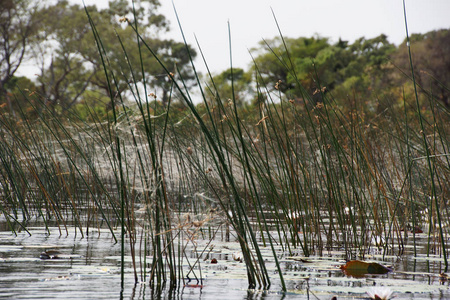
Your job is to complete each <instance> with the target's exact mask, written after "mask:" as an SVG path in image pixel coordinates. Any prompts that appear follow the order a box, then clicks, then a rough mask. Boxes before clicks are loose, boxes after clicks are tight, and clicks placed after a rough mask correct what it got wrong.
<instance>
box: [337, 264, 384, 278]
mask: <svg viewBox="0 0 450 300" xmlns="http://www.w3.org/2000/svg"><path fill="white" fill-rule="evenodd" d="M340 269H341V270H342V271H343V272H344V273H345V275H350V276H353V277H363V276H364V275H366V274H386V273H389V272H391V271H392V269H390V268H388V267H385V266H383V265H380V264H379V263H374V262H372V263H368V262H364V261H360V260H351V261H349V262H347V263H346V264H345V265H342V266H341V267H340Z"/></svg>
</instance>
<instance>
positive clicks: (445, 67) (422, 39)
mask: <svg viewBox="0 0 450 300" xmlns="http://www.w3.org/2000/svg"><path fill="white" fill-rule="evenodd" d="M410 41H411V52H412V62H413V66H414V70H415V74H414V75H415V78H416V81H417V83H418V84H419V86H420V87H422V89H424V90H425V91H426V92H427V93H430V94H432V95H433V96H435V97H436V98H437V99H438V100H439V101H441V103H442V104H444V105H445V106H446V107H447V108H450V57H449V55H448V53H450V30H448V29H443V30H438V31H431V32H427V33H425V34H413V35H411V37H410ZM407 51H408V49H407V47H406V40H405V41H403V43H402V44H401V45H400V46H399V47H398V50H397V51H396V52H395V53H394V54H393V57H392V60H393V62H394V64H396V65H397V66H398V67H400V69H402V70H404V72H405V73H406V74H408V75H409V74H410V65H409V56H408V53H407ZM399 78H401V79H400V82H399V83H404V82H405V81H407V80H408V78H407V77H405V76H399Z"/></svg>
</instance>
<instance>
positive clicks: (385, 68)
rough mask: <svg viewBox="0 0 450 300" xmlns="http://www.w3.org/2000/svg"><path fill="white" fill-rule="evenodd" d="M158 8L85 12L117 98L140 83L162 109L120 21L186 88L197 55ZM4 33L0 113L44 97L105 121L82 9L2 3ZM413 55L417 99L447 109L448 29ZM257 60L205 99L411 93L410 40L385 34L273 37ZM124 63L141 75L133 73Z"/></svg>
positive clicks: (226, 74) (105, 97) (156, 73)
mask: <svg viewBox="0 0 450 300" xmlns="http://www.w3.org/2000/svg"><path fill="white" fill-rule="evenodd" d="M159 6H160V2H159V1H158V0H145V1H140V2H139V6H137V7H135V10H134V11H133V7H131V6H130V5H129V3H128V1H126V0H114V1H110V3H109V7H108V8H105V9H98V8H97V7H96V6H89V7H87V10H88V11H89V14H90V15H91V17H92V19H93V21H94V22H95V25H96V27H97V30H98V32H99V33H100V34H101V38H102V43H103V45H102V46H103V47H104V50H105V52H106V54H107V55H108V57H109V58H110V61H109V63H110V64H111V66H110V67H111V68H113V72H114V73H115V74H120V76H117V77H116V80H117V84H116V86H115V87H114V90H113V91H112V93H114V94H116V93H119V92H123V91H126V90H127V89H129V88H130V86H129V83H130V79H131V78H132V77H133V78H134V80H135V81H137V82H143V81H144V80H145V81H146V83H147V84H149V85H150V86H152V87H154V88H155V91H157V93H156V94H157V100H158V101H160V102H161V107H162V108H164V107H165V105H166V104H167V102H168V99H169V97H170V92H171V90H170V85H171V82H170V78H169V77H168V76H167V74H165V71H164V70H163V68H162V67H161V66H160V65H159V64H158V63H157V61H156V60H155V58H154V57H153V56H152V55H151V54H150V53H148V51H142V52H140V50H139V47H138V45H139V44H138V42H137V38H136V33H135V32H134V30H133V29H132V28H131V27H130V26H128V25H127V23H120V22H119V19H120V18H123V17H126V18H127V20H129V21H130V22H131V23H134V21H135V20H134V18H136V21H137V24H139V30H140V34H141V35H142V36H144V38H145V40H146V41H147V42H148V44H150V45H151V47H152V48H153V50H154V51H155V52H156V53H157V54H158V55H159V57H160V59H162V61H163V62H164V63H165V65H166V67H167V68H169V70H171V71H172V72H173V73H174V74H175V75H176V76H179V78H183V82H184V83H185V84H186V87H187V88H190V87H192V86H193V85H194V84H195V80H194V79H195V77H194V73H193V71H192V69H191V68H190V63H189V62H190V58H195V57H196V52H195V50H194V49H192V48H191V46H189V45H188V48H189V52H190V55H189V54H188V51H187V50H186V46H185V45H184V43H181V42H176V41H173V40H167V39H162V38H160V36H161V33H162V32H164V31H167V30H168V28H169V27H168V22H167V20H166V18H165V17H164V16H163V15H161V14H158V13H157V11H158V8H159ZM0 34H1V39H0V59H1V61H0V63H1V65H0V106H1V107H2V110H1V111H3V112H5V111H7V112H8V113H10V114H12V115H15V114H16V113H17V112H19V111H21V112H25V113H26V110H30V111H33V112H34V113H36V110H37V111H38V110H39V105H41V104H42V103H40V104H36V103H34V104H33V103H30V100H29V98H28V97H27V94H30V93H38V94H39V95H40V97H41V99H43V102H44V103H43V104H45V105H46V106H47V107H49V108H50V109H51V110H53V111H54V112H62V111H65V110H68V109H71V108H74V107H77V109H78V112H79V113H81V114H83V109H82V107H85V106H86V105H87V106H89V107H91V108H92V109H93V110H95V111H97V112H98V113H106V112H107V110H108V105H110V98H111V97H114V95H111V94H110V93H111V90H110V89H109V88H108V83H107V81H106V79H105V76H104V70H103V65H102V61H101V60H100V56H99V54H98V49H97V46H96V43H95V40H94V37H93V34H92V30H91V26H90V24H89V22H88V19H87V15H86V11H85V9H84V7H82V6H80V5H73V4H70V3H69V2H68V1H58V2H56V3H54V2H52V3H50V2H46V1H32V0H2V5H1V7H0ZM118 37H119V39H120V41H121V42H119V39H118ZM122 47H123V48H125V50H126V52H127V54H128V56H127V57H128V59H129V60H130V61H129V62H127V58H126V57H125V55H124V49H123V48H122ZM411 47H412V53H413V66H414V69H415V71H416V72H415V75H416V80H417V83H418V85H419V88H420V90H421V91H422V93H424V94H430V93H432V94H433V96H434V97H435V98H436V99H438V101H439V103H441V104H442V105H443V106H445V107H446V108H450V99H449V86H450V57H449V55H448V53H450V30H447V29H446V30H438V31H432V32H428V33H426V34H413V35H412V36H411ZM252 56H253V60H254V64H252V66H251V67H249V68H248V69H247V70H244V69H234V70H230V69H229V70H225V71H223V72H222V73H220V74H217V75H214V76H212V77H211V78H207V79H206V80H205V82H206V86H207V87H208V89H207V91H208V92H209V96H208V97H210V98H211V99H216V100H217V99H220V101H223V102H226V101H229V99H234V100H235V101H236V103H237V105H238V107H245V106H249V105H250V106H251V105H255V104H258V103H259V102H261V101H265V98H264V95H263V93H260V92H257V90H258V87H260V86H266V87H270V88H271V89H272V90H275V89H276V90H277V92H279V93H281V94H282V95H284V96H285V97H286V98H287V99H290V100H291V101H294V102H295V101H302V100H303V99H304V98H305V94H306V93H308V94H309V95H312V98H313V100H314V101H315V102H320V101H322V96H323V94H324V93H329V95H331V96H332V98H333V99H334V100H335V101H337V102H338V104H339V105H341V106H342V107H346V106H350V105H355V103H357V105H365V106H366V107H367V109H369V110H370V109H371V110H373V111H374V112H376V111H379V110H382V109H383V107H381V106H380V104H379V103H378V102H377V101H376V100H377V99H381V98H383V99H384V100H386V99H387V100H388V101H390V102H392V103H393V104H395V103H396V102H398V101H401V99H402V97H404V95H408V94H412V93H413V88H412V84H411V80H410V78H409V77H410V76H411V75H410V74H411V73H410V63H409V59H408V54H407V47H406V41H404V42H403V43H402V44H401V45H399V46H396V45H394V44H392V43H390V42H389V41H388V37H387V36H385V35H380V36H378V37H375V38H371V39H366V38H364V37H362V38H360V39H358V40H356V41H354V42H353V43H349V42H347V41H343V40H339V41H337V42H335V43H332V42H331V41H330V40H329V39H328V38H324V37H320V36H313V37H300V38H285V39H284V40H282V39H281V38H280V37H276V38H274V39H271V40H265V41H261V42H260V44H259V45H258V46H257V47H256V48H255V49H252ZM141 62H142V64H141ZM128 63H130V64H132V65H133V66H135V68H136V69H135V71H136V72H133V74H132V73H131V71H130V68H129V67H128ZM25 64H32V65H34V66H37V68H38V74H27V76H25V77H18V76H16V73H17V70H18V69H19V67H21V66H23V65H25ZM205 78H206V76H205ZM232 81H233V86H232V85H231V82H232ZM233 91H234V96H233ZM268 92H270V91H268ZM31 106H34V107H32V108H31ZM180 109H182V106H180Z"/></svg>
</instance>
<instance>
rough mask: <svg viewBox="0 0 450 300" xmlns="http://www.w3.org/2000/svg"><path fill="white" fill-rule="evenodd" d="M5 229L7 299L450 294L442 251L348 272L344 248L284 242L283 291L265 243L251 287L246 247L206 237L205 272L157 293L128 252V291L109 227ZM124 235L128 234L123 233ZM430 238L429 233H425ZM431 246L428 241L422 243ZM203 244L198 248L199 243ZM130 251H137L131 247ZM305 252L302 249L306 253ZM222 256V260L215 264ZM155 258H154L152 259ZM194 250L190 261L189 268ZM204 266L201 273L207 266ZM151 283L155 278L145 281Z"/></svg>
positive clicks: (1, 237) (375, 257)
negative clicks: (260, 275)
mask: <svg viewBox="0 0 450 300" xmlns="http://www.w3.org/2000/svg"><path fill="white" fill-rule="evenodd" d="M0 225H2V226H1V228H3V230H2V231H0V298H2V299H121V298H123V299H152V298H165V299H169V298H171V299H215V300H218V299H331V298H332V297H333V296H335V297H336V299H369V298H368V297H369V296H368V294H367V291H369V290H370V289H372V288H375V289H379V288H380V287H384V288H385V289H388V290H389V291H390V292H392V296H393V297H395V299H450V287H449V281H448V280H445V279H443V278H442V277H439V274H440V273H442V272H443V260H442V258H440V257H439V256H434V255H430V256H427V255H419V256H418V257H416V258H414V257H413V256H412V255H411V254H410V253H409V254H408V251H409V252H411V251H412V250H411V246H407V248H406V249H407V251H406V252H407V253H406V254H404V255H402V256H384V257H383V256H382V253H376V252H374V253H373V254H371V255H369V256H368V257H366V260H368V261H375V262H378V263H380V264H383V265H389V266H392V268H393V272H391V273H389V274H386V275H365V276H363V277H361V278H355V277H352V276H346V275H345V274H343V273H342V271H341V270H340V269H339V266H340V265H342V264H344V263H345V261H343V259H342V258H343V253H340V252H339V251H334V252H333V251H332V252H326V253H323V254H322V256H321V257H318V256H313V257H309V258H304V257H303V258H301V259H300V257H289V256H288V255H287V254H283V251H282V249H281V248H280V246H277V247H278V249H277V250H278V251H279V253H280V256H279V258H280V261H281V263H282V267H283V273H284V278H285V281H286V286H287V289H288V292H287V293H282V292H281V285H280V282H279V280H278V279H277V278H278V276H277V275H276V269H275V266H274V264H273V262H272V261H271V260H272V259H271V258H270V249H269V247H267V248H264V247H263V248H262V252H263V254H265V255H266V257H267V264H266V266H267V268H268V270H269V272H270V274H271V276H272V278H273V279H272V286H271V288H270V290H268V291H261V290H247V280H246V270H245V265H244V263H243V262H240V261H239V260H236V255H238V253H239V247H238V244H237V243H236V242H224V241H222V240H220V239H218V240H217V241H216V240H214V241H213V243H209V240H206V239H205V240H202V239H198V240H196V241H195V244H194V243H189V242H188V243H187V245H188V247H190V249H189V251H187V253H188V254H189V253H190V255H191V258H192V260H191V261H190V263H191V264H192V262H193V261H195V255H194V252H195V251H197V252H201V250H203V249H209V250H208V251H207V252H208V257H207V258H206V257H205V258H204V259H202V260H200V267H201V270H199V269H197V268H196V271H195V275H193V274H191V275H190V278H194V277H195V276H197V277H199V278H200V277H201V278H203V281H202V282H199V283H198V284H197V282H196V280H195V279H194V280H192V281H191V282H188V281H187V280H185V281H184V282H180V284H179V287H178V288H176V289H175V290H173V291H168V290H163V291H162V292H160V293H154V292H153V291H152V290H151V289H150V288H149V286H148V284H146V283H145V282H141V283H138V284H135V283H134V275H133V269H132V264H131V257H130V256H129V255H128V256H127V257H126V258H125V259H126V274H125V282H124V290H123V291H121V276H120V244H119V243H114V239H113V237H112V234H111V233H110V232H109V231H108V230H107V229H102V230H96V229H90V233H89V236H88V237H86V236H85V237H81V235H80V233H79V232H78V233H77V232H76V231H75V229H74V228H73V227H69V228H68V235H67V234H66V232H65V231H63V232H62V235H61V234H60V231H59V229H58V228H56V227H54V228H50V233H51V234H49V233H48V231H46V230H45V229H44V228H42V227H29V229H28V230H29V232H30V233H31V236H30V235H29V234H28V233H27V232H25V231H21V232H17V236H16V235H15V234H13V233H11V232H10V231H8V230H6V226H5V224H0ZM117 236H118V237H119V236H120V234H119V233H118V232H117ZM420 237H421V238H423V241H424V243H425V241H426V236H425V234H422V236H420V235H419V238H420ZM417 246H418V247H419V248H420V247H425V246H424V245H420V244H418V245H417ZM195 247H196V249H194V248H195ZM47 250H56V251H58V252H59V254H58V259H41V258H40V255H41V253H42V252H44V251H47ZM127 253H129V251H128V252H127ZM299 255H300V254H299ZM212 259H216V260H217V264H211V260H212ZM149 260H150V258H148V261H149ZM188 260H189V257H186V259H184V260H183V263H182V264H183V268H184V269H185V272H187V270H189V262H188ZM137 265H138V266H137V269H138V270H137V272H138V276H139V277H140V278H142V272H143V269H142V268H141V267H140V266H142V265H143V262H142V261H139V258H137ZM200 271H201V273H200ZM145 281H147V282H148V279H147V280H145Z"/></svg>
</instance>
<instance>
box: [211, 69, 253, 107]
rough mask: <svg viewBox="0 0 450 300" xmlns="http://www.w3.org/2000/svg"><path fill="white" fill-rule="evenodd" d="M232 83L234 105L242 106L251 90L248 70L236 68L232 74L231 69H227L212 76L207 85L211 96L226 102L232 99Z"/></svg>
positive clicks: (250, 78)
mask: <svg viewBox="0 0 450 300" xmlns="http://www.w3.org/2000/svg"><path fill="white" fill-rule="evenodd" d="M232 84H233V89H234V100H235V101H236V106H237V107H243V106H244V104H245V102H246V100H249V97H251V94H252V91H253V89H252V85H251V84H252V76H251V73H250V72H245V71H244V70H243V69H240V68H236V69H233V74H232V73H231V69H227V70H225V71H223V72H222V73H220V74H219V75H215V76H213V77H212V79H211V80H209V82H208V87H209V90H210V92H211V94H212V96H213V98H215V99H216V100H221V101H222V102H223V104H226V103H227V102H228V101H229V99H231V100H233V89H232Z"/></svg>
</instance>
